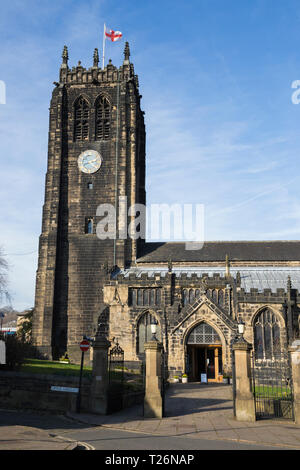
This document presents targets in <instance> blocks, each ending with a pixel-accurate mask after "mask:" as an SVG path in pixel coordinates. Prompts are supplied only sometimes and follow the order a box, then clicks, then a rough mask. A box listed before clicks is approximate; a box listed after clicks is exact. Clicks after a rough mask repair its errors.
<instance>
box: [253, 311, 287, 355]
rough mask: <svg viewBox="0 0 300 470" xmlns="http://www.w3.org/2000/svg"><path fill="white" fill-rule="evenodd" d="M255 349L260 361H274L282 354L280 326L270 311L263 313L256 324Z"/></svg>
mask: <svg viewBox="0 0 300 470" xmlns="http://www.w3.org/2000/svg"><path fill="white" fill-rule="evenodd" d="M254 348H255V355H256V357H257V358H259V359H272V358H273V357H274V356H275V355H276V354H278V353H280V351H281V345H280V325H279V321H278V318H277V316H276V315H275V314H273V313H272V312H271V311H270V310H269V309H265V310H264V311H263V312H261V313H260V314H259V315H258V316H257V318H256V320H255V322H254Z"/></svg>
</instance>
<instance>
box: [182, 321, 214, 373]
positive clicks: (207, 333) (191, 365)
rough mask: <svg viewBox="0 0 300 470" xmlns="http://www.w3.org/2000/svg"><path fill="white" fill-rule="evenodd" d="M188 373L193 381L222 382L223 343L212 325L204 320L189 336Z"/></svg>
mask: <svg viewBox="0 0 300 470" xmlns="http://www.w3.org/2000/svg"><path fill="white" fill-rule="evenodd" d="M186 344H187V364H186V369H187V374H188V376H189V381H191V382H222V380H223V374H222V372H223V364H222V343H221V339H220V336H219V335H218V333H217V332H216V331H215V330H214V329H213V327H212V326H210V325H208V324H207V323H205V322H203V323H200V324H198V325H197V326H195V328H194V329H193V330H192V331H191V332H190V334H189V335H188V337H187V343H186Z"/></svg>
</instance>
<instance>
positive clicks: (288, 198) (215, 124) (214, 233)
mask: <svg viewBox="0 0 300 470" xmlns="http://www.w3.org/2000/svg"><path fill="white" fill-rule="evenodd" d="M104 22H106V24H107V26H109V27H113V28H115V29H118V30H120V31H122V32H123V35H124V40H128V41H129V43H130V48H131V60H132V61H133V63H134V65H135V71H136V73H137V74H138V75H139V80H140V91H141V94H142V95H143V99H142V107H143V109H144V110H145V113H146V114H145V119H146V130H147V199H148V203H149V204H150V203H169V204H171V203H177V202H179V203H201V204H204V205H205V239H206V240H294V239H299V238H300V186H299V184H298V180H299V176H300V164H299V155H300V126H299V124H300V106H297V105H295V104H293V103H292V101H291V96H292V93H293V91H294V90H292V88H291V84H292V82H293V81H294V80H300V50H299V37H300V4H299V2H297V1H294V0H286V1H284V2H283V1H279V0H243V1H242V2H238V1H237V0H226V1H225V0H197V1H196V0H189V2H182V1H179V0H172V1H168V0H161V1H157V0H151V1H150V0H144V1H142V2H141V1H139V2H138V1H135V0H130V1H129V0H124V1H122V0H118V1H115V0H109V1H107V0H97V1H96V0H52V1H51V2H50V1H44V0H40V1H38V0H26V1H25V2H24V1H19V0H10V2H2V5H1V15H0V35H1V47H0V64H1V67H0V80H3V81H4V82H5V83H6V88H7V97H6V101H7V102H6V105H0V136H1V139H0V150H1V152H0V155H1V162H2V165H1V174H0V179H1V180H0V196H1V201H2V205H1V207H2V210H1V220H0V229H1V232H0V234H1V235H0V245H1V246H2V247H3V249H4V251H5V252H6V253H7V260H8V262H9V264H10V272H9V281H10V290H11V293H12V303H13V306H14V307H15V308H17V309H24V308H27V307H30V306H32V305H33V303H34V286H35V271H36V266H37V248H38V237H39V235H40V230H41V217H42V205H43V200H44V181H45V173H46V164H47V139H48V108H49V101H50V97H51V92H52V88H53V85H52V82H53V81H56V80H57V79H58V71H59V66H60V63H61V53H62V49H63V46H64V44H66V45H67V46H68V48H69V57H70V59H69V65H70V66H73V65H76V64H77V62H78V60H81V61H82V64H83V66H86V67H89V66H91V65H92V56H93V50H94V48H95V47H98V48H99V49H101V44H102V31H103V23H104ZM124 40H122V41H121V42H118V43H115V44H109V45H107V55H106V58H107V60H108V59H109V58H111V59H112V61H113V63H114V64H115V65H120V64H121V62H122V60H123V54H122V53H123V48H124Z"/></svg>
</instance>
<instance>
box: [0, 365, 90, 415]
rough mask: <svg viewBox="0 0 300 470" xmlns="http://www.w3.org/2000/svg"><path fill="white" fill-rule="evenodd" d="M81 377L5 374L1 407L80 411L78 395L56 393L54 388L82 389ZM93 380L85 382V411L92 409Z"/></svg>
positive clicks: (0, 389) (0, 384)
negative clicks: (80, 387)
mask: <svg viewBox="0 0 300 470" xmlns="http://www.w3.org/2000/svg"><path fill="white" fill-rule="evenodd" d="M78 383H79V379H78V377H59V376H57V375H42V374H27V373H23V372H8V371H5V372H4V371H1V374H0V407H1V408H5V409H9V408H12V409H31V410H39V411H45V412H48V413H49V412H53V413H64V412H66V411H75V410H76V398H77V393H70V392H57V391H52V390H51V386H58V387H70V388H78ZM89 391H90V381H89V379H87V378H83V379H82V389H81V392H82V393H81V409H82V410H86V411H88V408H89Z"/></svg>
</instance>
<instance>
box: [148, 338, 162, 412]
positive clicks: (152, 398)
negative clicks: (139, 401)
mask: <svg viewBox="0 0 300 470" xmlns="http://www.w3.org/2000/svg"><path fill="white" fill-rule="evenodd" d="M144 346H145V354H146V389H145V399H144V417H145V418H162V417H163V397H162V393H161V381H162V377H161V355H162V350H163V345H162V344H161V343H159V342H158V341H149V342H148V343H145V345H144Z"/></svg>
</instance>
